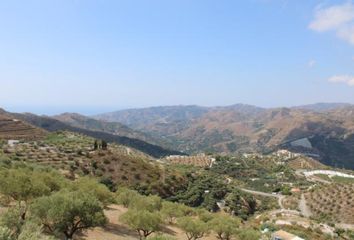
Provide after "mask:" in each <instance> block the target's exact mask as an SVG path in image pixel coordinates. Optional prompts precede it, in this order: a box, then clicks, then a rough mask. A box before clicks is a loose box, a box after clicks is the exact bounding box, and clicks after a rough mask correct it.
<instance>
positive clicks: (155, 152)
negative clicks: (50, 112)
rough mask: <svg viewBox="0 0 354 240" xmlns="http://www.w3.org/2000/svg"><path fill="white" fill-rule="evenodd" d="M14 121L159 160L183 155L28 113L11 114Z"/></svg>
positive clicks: (134, 140) (127, 138)
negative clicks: (104, 142)
mask: <svg viewBox="0 0 354 240" xmlns="http://www.w3.org/2000/svg"><path fill="white" fill-rule="evenodd" d="M11 116H13V117H14V118H16V119H21V120H22V121H24V122H26V123H29V124H32V125H34V126H36V127H38V128H41V129H45V130H47V131H49V132H55V131H65V130H67V131H72V132H77V133H81V134H84V135H87V136H90V137H93V138H97V139H102V140H105V141H107V142H114V143H118V144H121V145H125V146H128V147H131V148H134V149H137V150H139V151H141V152H144V153H146V154H148V155H150V156H152V157H156V158H160V157H164V156H168V155H175V154H183V153H181V152H178V151H173V150H168V149H165V148H163V147H160V146H158V145H154V144H151V143H147V142H145V141H142V140H139V139H135V138H129V137H125V136H118V135H114V134H110V133H106V132H100V131H92V130H87V129H83V128H78V127H73V126H71V125H68V124H66V123H63V122H61V121H58V120H56V119H53V118H50V117H46V116H38V115H34V114H30V113H26V114H18V113H11Z"/></svg>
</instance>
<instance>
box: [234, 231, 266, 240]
mask: <svg viewBox="0 0 354 240" xmlns="http://www.w3.org/2000/svg"><path fill="white" fill-rule="evenodd" d="M237 237H238V239H240V240H259V239H260V237H261V234H260V233H259V232H258V231H255V230H253V229H245V230H241V231H239V233H238V234H237Z"/></svg>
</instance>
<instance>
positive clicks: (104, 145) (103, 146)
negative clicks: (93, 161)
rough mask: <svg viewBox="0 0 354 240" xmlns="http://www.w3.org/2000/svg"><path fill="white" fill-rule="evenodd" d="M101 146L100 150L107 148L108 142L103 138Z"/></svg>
mask: <svg viewBox="0 0 354 240" xmlns="http://www.w3.org/2000/svg"><path fill="white" fill-rule="evenodd" d="M101 146H102V150H107V148H108V144H107V142H106V141H105V140H102V142H101Z"/></svg>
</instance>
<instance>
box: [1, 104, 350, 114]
mask: <svg viewBox="0 0 354 240" xmlns="http://www.w3.org/2000/svg"><path fill="white" fill-rule="evenodd" d="M236 104H244V105H251V106H255V107H261V108H266V109H267V108H268V109H269V108H270V109H271V108H282V107H285V108H292V107H299V106H306V105H313V104H353V103H348V102H315V103H307V104H299V105H288V106H285V105H278V106H260V105H254V104H248V103H233V104H226V105H200V104H175V105H153V106H136V107H134V106H132V107H129V106H126V107H122V106H121V107H90V106H85V107H73V106H66V107H65V106H56V107H49V106H48V107H44V106H37V107H36V106H34V107H33V106H31V107H28V106H27V107H26V106H10V107H6V106H0V108H3V109H4V110H6V111H9V112H14V113H33V114H37V115H48V116H53V115H59V114H63V113H78V114H82V115H87V116H92V115H97V114H101V113H109V112H115V111H121V110H129V109H142V108H151V107H172V106H199V107H226V106H232V105H236Z"/></svg>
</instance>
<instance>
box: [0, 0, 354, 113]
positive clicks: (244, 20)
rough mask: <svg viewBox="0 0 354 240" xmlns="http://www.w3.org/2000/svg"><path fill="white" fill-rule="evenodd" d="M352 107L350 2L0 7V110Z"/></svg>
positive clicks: (171, 0) (35, 1)
mask: <svg viewBox="0 0 354 240" xmlns="http://www.w3.org/2000/svg"><path fill="white" fill-rule="evenodd" d="M315 102H348V103H354V0H353V1H352V0H344V1H343V0H341V1H337V0H321V1H319V0H242V1H241V0H240V1H235V0H221V1H216V0H168V1H166V0H126V1H120V0H111V1H110V0H95V1H93V0H51V1H47V0H26V1H18V0H2V1H0V107H1V108H5V109H7V110H9V111H16V112H34V113H39V114H57V113H60V112H79V113H83V114H95V113H101V112H107V111H113V110H119V109H123V108H137V107H147V106H161V105H180V104H183V105H188V104H197V105H203V106H216V105H231V104H235V103H246V104H253V105H257V106H262V107H278V106H293V105H302V104H309V103H315Z"/></svg>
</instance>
